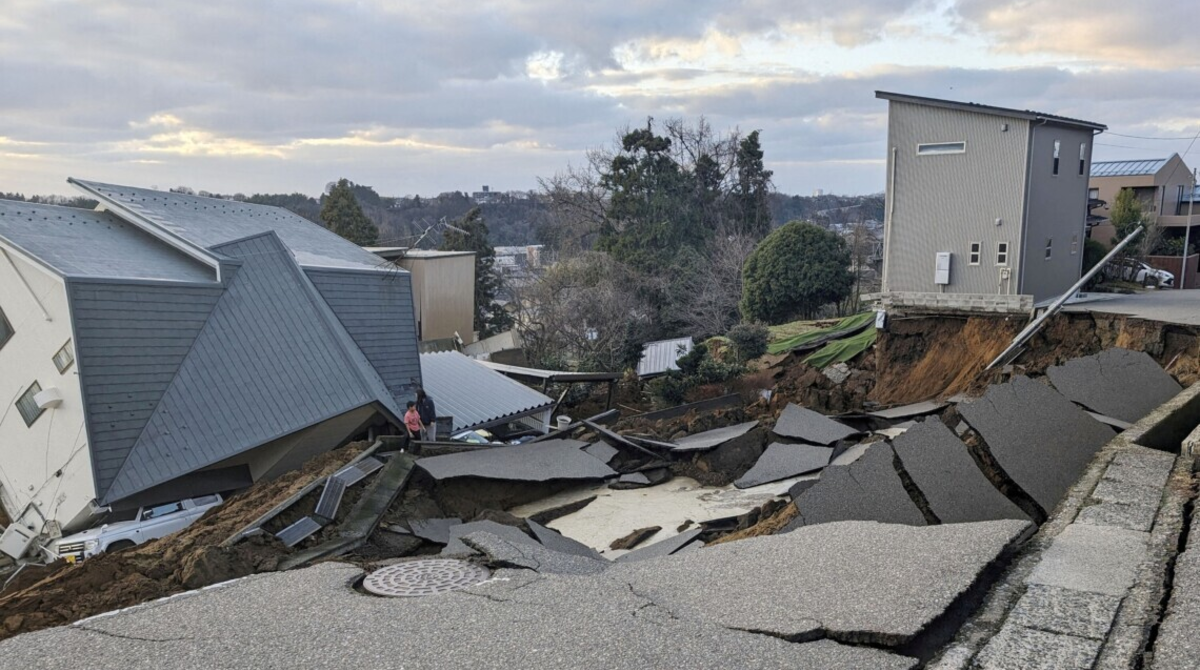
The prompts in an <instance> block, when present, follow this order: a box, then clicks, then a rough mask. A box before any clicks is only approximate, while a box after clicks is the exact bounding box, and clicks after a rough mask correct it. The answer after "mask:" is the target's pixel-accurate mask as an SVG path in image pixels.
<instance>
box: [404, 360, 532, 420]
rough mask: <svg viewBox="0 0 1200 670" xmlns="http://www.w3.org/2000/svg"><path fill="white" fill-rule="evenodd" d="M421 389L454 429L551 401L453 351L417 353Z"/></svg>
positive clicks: (523, 413) (526, 411)
mask: <svg viewBox="0 0 1200 670" xmlns="http://www.w3.org/2000/svg"><path fill="white" fill-rule="evenodd" d="M421 377H422V379H423V384H424V388H425V392H426V393H428V394H429V395H430V397H432V398H433V402H434V405H435V406H436V407H437V413H438V415H439V416H447V415H449V416H453V417H454V430H455V432H457V431H460V430H473V429H475V428H486V427H488V426H494V425H497V424H500V423H504V422H507V421H511V420H513V419H516V418H519V417H522V416H527V415H529V414H533V413H534V412H537V411H540V410H544V409H546V408H548V407H550V406H552V405H553V404H554V400H553V399H551V398H549V397H548V396H545V395H543V394H541V393H538V392H537V391H535V390H533V389H531V388H529V387H528V386H525V385H524V384H521V383H520V382H517V381H513V380H512V379H509V378H508V377H505V376H504V375H502V374H500V373H499V372H496V371H494V370H491V369H489V368H488V367H486V366H484V365H482V364H481V363H479V362H477V361H475V360H472V359H471V358H468V357H467V356H464V355H462V354H460V353H458V352H457V351H443V352H438V353H431V354H421Z"/></svg>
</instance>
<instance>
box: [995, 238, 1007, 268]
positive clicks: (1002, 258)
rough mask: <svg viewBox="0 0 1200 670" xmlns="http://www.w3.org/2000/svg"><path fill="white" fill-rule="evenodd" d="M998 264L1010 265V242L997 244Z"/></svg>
mask: <svg viewBox="0 0 1200 670" xmlns="http://www.w3.org/2000/svg"><path fill="white" fill-rule="evenodd" d="M996 265H1008V242H1000V243H998V244H997V245H996Z"/></svg>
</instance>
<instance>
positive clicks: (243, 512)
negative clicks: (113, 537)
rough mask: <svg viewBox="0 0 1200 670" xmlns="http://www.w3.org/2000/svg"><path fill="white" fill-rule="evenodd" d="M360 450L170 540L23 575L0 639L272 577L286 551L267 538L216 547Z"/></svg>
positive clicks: (1, 602) (3, 613)
mask: <svg viewBox="0 0 1200 670" xmlns="http://www.w3.org/2000/svg"><path fill="white" fill-rule="evenodd" d="M366 446H367V444H366V443H365V442H358V443H354V444H350V445H348V446H346V447H343V448H341V449H338V450H336V451H332V452H329V453H326V454H322V455H320V456H317V457H315V458H313V459H312V460H310V461H309V462H308V463H306V464H305V465H304V467H303V468H301V469H300V470H296V471H293V472H290V473H287V474H285V475H283V476H282V477H279V478H278V479H274V480H272V481H269V482H259V483H258V484H255V485H254V486H252V487H250V488H249V489H247V490H246V491H243V492H242V493H240V494H238V495H236V496H234V497H232V498H231V499H230V500H228V501H227V502H225V503H224V504H223V505H220V506H218V507H216V508H214V509H213V510H211V511H210V512H208V513H207V514H205V515H204V516H203V517H201V518H200V520H199V521H197V522H196V523H194V524H192V525H191V526H189V527H187V528H186V529H184V530H182V531H180V532H178V533H175V534H174V535H169V536H167V537H164V538H161V539H158V540H154V541H152V542H148V543H146V544H144V545H141V546H138V547H134V548H131V549H127V550H125V551H120V552H116V553H112V554H102V555H100V556H97V557H95V558H92V559H89V560H87V561H84V562H83V563H80V564H78V565H68V564H66V563H61V562H60V563H55V564H53V565H50V566H47V567H44V568H27V569H26V570H25V571H24V572H22V573H21V575H20V577H19V578H18V580H17V581H16V582H14V583H13V584H11V585H10V586H9V588H8V589H7V590H6V591H5V592H4V593H0V617H2V618H0V639H4V638H7V637H11V636H13V635H18V634H20V633H27V632H30V631H34V630H40V629H42V628H49V627H52V626H60V625H63V624H66V623H70V622H72V621H78V620H80V619H85V618H87V617H90V616H94V615H96V614H101V613H103V612H108V611H112V610H115V609H120V608H123V607H130V606H132V605H137V604H139V603H143V602H146V601H149V600H154V599H157V598H162V597H164V596H169V595H172V594H174V593H179V592H182V591H187V590H191V589H197V588H201V587H204V586H208V585H210V584H216V583H218V582H222V581H226V580H229V579H234V578H237V577H243V576H246V575H249V574H253V573H256V572H268V571H271V570H274V569H275V568H276V565H277V564H278V562H279V559H280V558H281V557H283V556H286V555H287V554H289V553H291V550H289V549H287V548H285V547H283V546H282V545H281V544H279V542H278V541H277V540H275V539H274V538H273V537H271V536H269V535H265V534H264V535H258V536H255V537H251V538H249V539H247V540H243V541H241V542H239V543H237V544H235V545H234V546H232V547H221V546H219V545H220V544H221V542H223V541H224V540H225V539H226V538H228V537H229V536H231V535H233V534H234V533H236V532H237V531H239V530H241V529H242V528H244V527H245V526H246V525H247V524H249V523H251V522H252V521H254V520H255V519H257V518H258V517H260V516H262V515H263V514H264V513H266V512H267V511H269V510H270V509H271V508H272V507H274V506H275V505H277V504H279V503H280V502H282V501H283V500H285V499H287V498H288V497H290V496H292V495H294V494H295V493H296V492H297V491H299V490H300V489H302V488H304V486H305V485H307V484H308V483H309V482H311V481H312V480H313V479H316V478H318V477H324V476H328V475H330V474H332V473H333V472H335V471H337V470H338V469H339V468H341V467H342V465H344V464H345V463H346V462H347V461H349V460H350V459H352V458H353V457H354V456H356V455H357V454H359V453H360V452H362V450H363V449H364V448H365V447H366ZM18 582H19V583H18Z"/></svg>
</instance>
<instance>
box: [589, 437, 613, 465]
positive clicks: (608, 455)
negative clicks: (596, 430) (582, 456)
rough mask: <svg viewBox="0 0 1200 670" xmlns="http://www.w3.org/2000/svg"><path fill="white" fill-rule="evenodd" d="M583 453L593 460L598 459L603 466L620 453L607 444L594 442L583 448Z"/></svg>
mask: <svg viewBox="0 0 1200 670" xmlns="http://www.w3.org/2000/svg"><path fill="white" fill-rule="evenodd" d="M583 451H584V452H585V453H587V454H589V455H590V456H592V457H593V458H598V459H600V462H602V463H604V464H605V465H608V464H609V462H611V461H612V459H613V458H614V457H615V456H616V455H617V454H619V453H621V452H620V451H619V450H618V449H617V448H616V447H614V446H612V445H611V444H609V443H607V442H594V443H592V444H589V445H587V446H586V447H583Z"/></svg>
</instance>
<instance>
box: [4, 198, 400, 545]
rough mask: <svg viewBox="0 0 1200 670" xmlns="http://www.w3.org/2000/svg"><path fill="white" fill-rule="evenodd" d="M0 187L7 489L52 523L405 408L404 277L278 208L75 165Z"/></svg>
mask: <svg viewBox="0 0 1200 670" xmlns="http://www.w3.org/2000/svg"><path fill="white" fill-rule="evenodd" d="M70 183H72V184H73V185H75V186H76V187H78V188H80V189H81V190H82V191H83V192H85V193H86V194H87V195H88V196H89V197H93V198H95V199H97V200H99V201H100V206H99V207H98V208H97V209H96V210H95V211H87V210H80V209H71V208H65V207H55V206H49V205H35V204H29V203H21V202H3V201H0V380H3V383H4V384H5V394H6V397H5V398H4V402H5V409H3V410H0V474H2V475H3V477H2V478H0V504H2V505H3V508H4V511H5V512H6V514H7V515H8V516H9V517H10V519H11V520H12V521H13V522H14V523H15V524H18V525H20V526H24V527H26V528H28V529H30V530H31V531H32V532H35V533H45V534H47V535H50V536H54V535H57V534H58V533H60V532H64V531H73V530H76V529H80V528H84V527H87V526H89V525H91V524H93V523H94V522H95V521H96V520H97V519H98V517H99V515H101V514H103V513H104V512H106V511H107V509H106V508H111V509H113V510H120V509H126V508H133V507H138V506H142V505H148V504H155V503H159V502H168V501H172V500H178V499H180V498H182V497H188V496H195V495H203V494H208V493H215V492H222V491H231V490H235V489H240V488H243V487H245V486H248V485H250V484H251V483H253V482H255V481H257V480H260V479H263V478H270V477H272V476H275V475H277V474H278V473H281V472H284V471H287V470H289V469H291V468H294V467H296V466H298V465H299V464H301V463H302V462H304V461H305V460H306V459H308V458H309V457H311V456H313V455H314V454H317V453H321V452H323V451H325V450H328V449H330V448H333V447H336V446H338V445H340V444H343V443H345V442H346V441H347V440H349V439H350V438H351V437H352V436H354V435H355V434H357V433H360V432H361V431H363V430H364V429H366V428H368V427H369V426H371V425H373V424H386V423H397V424H398V423H399V421H400V417H401V416H402V414H403V407H404V405H405V402H406V400H408V399H410V398H411V397H412V396H413V394H414V391H415V389H416V387H418V386H419V385H420V382H421V370H420V363H419V359H418V354H417V338H416V331H415V328H414V323H413V311H412V291H411V286H410V277H409V274H408V273H407V272H406V271H404V270H402V269H399V268H397V267H395V266H392V265H390V264H384V263H383V262H382V261H381V260H380V259H379V258H378V257H376V256H374V255H373V254H371V253H369V252H367V251H365V250H363V249H361V248H359V247H358V246H356V245H354V244H352V243H350V242H347V241H346V240H344V239H342V238H341V237H339V236H337V235H335V234H334V233H332V232H330V231H328V230H326V229H324V228H322V227H321V226H319V225H316V224H314V223H312V222H310V221H307V220H305V219H303V218H301V217H299V216H297V215H295V214H292V213H291V212H288V211H286V210H283V209H279V208H275V207H267V206H261V205H251V204H246V203H241V202H230V201H225V200H218V199H212V198H202V197H195V196H189V195H182V194H176V193H164V192H161V191H154V190H147V189H140V188H132V187H127V186H112V185H107V184H100V183H94V182H85V181H77V180H70Z"/></svg>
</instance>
